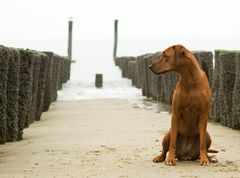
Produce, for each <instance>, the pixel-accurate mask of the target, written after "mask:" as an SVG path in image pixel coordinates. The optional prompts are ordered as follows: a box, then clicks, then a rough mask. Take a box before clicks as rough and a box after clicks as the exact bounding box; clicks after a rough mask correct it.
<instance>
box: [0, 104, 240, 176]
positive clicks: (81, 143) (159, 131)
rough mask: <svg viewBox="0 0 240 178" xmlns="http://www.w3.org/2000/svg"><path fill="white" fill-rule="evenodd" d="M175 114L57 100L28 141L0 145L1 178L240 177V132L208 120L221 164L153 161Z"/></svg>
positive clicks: (27, 132)
mask: <svg viewBox="0 0 240 178" xmlns="http://www.w3.org/2000/svg"><path fill="white" fill-rule="evenodd" d="M169 127H170V115H169V114H168V113H167V112H161V113H158V112H156V111H154V110H145V109H140V108H137V107H136V106H134V105H132V104H130V103H129V102H127V101H125V100H120V99H101V100H85V101H74V102H72V101H71V102H70V101H62V102H60V101H58V102H56V103H53V104H52V106H51V109H50V111H49V112H47V113H44V114H43V116H42V120H41V121H39V122H35V123H34V124H32V125H31V126H30V128H28V129H26V130H25V131H24V140H22V141H20V142H13V143H7V144H5V145H0V177H1V178H20V177H23V178H32V177H44V178H45V177H49V178H52V177H56V178H59V177H60V178H61V177H73V178H75V177H76V178H79V177H80V178H91V177H94V178H95V177H103V178H127V177H128V178H132V177H134V178H155V177H156V178H157V177H158V178H159V177H195V178H197V177H204V178H205V177H217V178H219V177H223V178H228V177H229V178H230V177H232V178H237V177H240V132H239V131H235V130H232V129H229V128H226V127H222V126H220V125H218V124H214V123H209V124H208V131H209V132H210V135H211V137H212V140H213V144H212V147H211V148H213V149H217V150H219V153H217V154H215V155H216V157H217V159H218V161H219V162H218V163H215V164H210V166H208V167H204V166H200V165H199V161H194V162H193V161H190V162H179V161H177V166H173V167H168V166H165V165H164V163H158V164H156V163H153V162H152V159H153V158H154V156H156V155H157V154H158V153H159V151H160V150H161V141H162V137H163V135H164V134H165V133H166V132H167V130H168V129H169Z"/></svg>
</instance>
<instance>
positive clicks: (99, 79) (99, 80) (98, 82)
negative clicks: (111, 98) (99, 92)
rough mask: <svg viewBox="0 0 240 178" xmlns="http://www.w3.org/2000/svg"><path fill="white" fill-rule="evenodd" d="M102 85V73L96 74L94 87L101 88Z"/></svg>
mask: <svg viewBox="0 0 240 178" xmlns="http://www.w3.org/2000/svg"><path fill="white" fill-rule="evenodd" d="M102 85H103V75H102V74H96V77H95V87H97V88H101V87H102Z"/></svg>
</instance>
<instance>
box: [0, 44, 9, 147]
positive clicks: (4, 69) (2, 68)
mask: <svg viewBox="0 0 240 178" xmlns="http://www.w3.org/2000/svg"><path fill="white" fill-rule="evenodd" d="M8 60H9V49H8V48H6V47H4V46H0V80H1V85H0V101H1V104H0V144H3V143H5V142H6V140H7V118H6V117H7V115H6V107H7V95H6V91H7V79H8V76H7V74H8Z"/></svg>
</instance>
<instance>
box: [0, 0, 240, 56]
mask: <svg viewBox="0 0 240 178" xmlns="http://www.w3.org/2000/svg"><path fill="white" fill-rule="evenodd" d="M0 2H1V11H0V18H1V28H0V35H1V37H0V44H2V45H6V46H14V47H24V48H26V47H28V48H34V49H39V50H47V49H49V50H53V51H56V52H57V53H60V54H66V45H67V21H68V19H69V17H73V20H74V44H75V45H76V44H77V43H78V42H81V43H85V42H88V41H89V40H96V41H98V42H99V41H101V40H105V41H108V42H109V43H110V42H112V36H113V20H114V19H116V18H117V19H119V21H120V22H119V26H120V29H119V33H120V34H119V37H120V39H119V40H120V42H121V40H122V42H123V44H125V43H126V44H127V41H128V42H129V41H132V42H135V43H146V42H149V44H148V45H149V46H150V47H151V41H152V42H154V43H158V41H159V49H161V48H163V47H164V46H165V47H167V46H166V45H169V44H172V43H179V42H180V43H186V44H187V45H188V46H191V44H192V42H193V41H194V42H195V43H196V44H197V43H199V44H201V45H199V46H198V45H196V44H195V45H194V44H193V45H192V47H193V48H194V49H195V48H202V46H204V44H206V48H208V49H209V48H233V49H239V48H240V45H239V44H240V33H239V32H240V21H239V17H240V11H239V7H240V6H239V1H238V0H212V1H210V0H201V1H200V0H199V1H196V0H165V1H163V0H5V1H4V0H1V1H0ZM120 46H121V45H120ZM152 48H154V47H152ZM144 49H145V48H143V50H144ZM146 50H148V49H146ZM153 50H157V47H156V49H153ZM120 52H121V53H124V51H121V49H120ZM137 52H138V51H137Z"/></svg>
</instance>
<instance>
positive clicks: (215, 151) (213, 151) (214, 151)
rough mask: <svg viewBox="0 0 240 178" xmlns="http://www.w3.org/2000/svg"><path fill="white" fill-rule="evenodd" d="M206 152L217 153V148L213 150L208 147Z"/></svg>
mask: <svg viewBox="0 0 240 178" xmlns="http://www.w3.org/2000/svg"><path fill="white" fill-rule="evenodd" d="M207 152H208V153H218V151H217V150H213V149H209V150H207Z"/></svg>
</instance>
